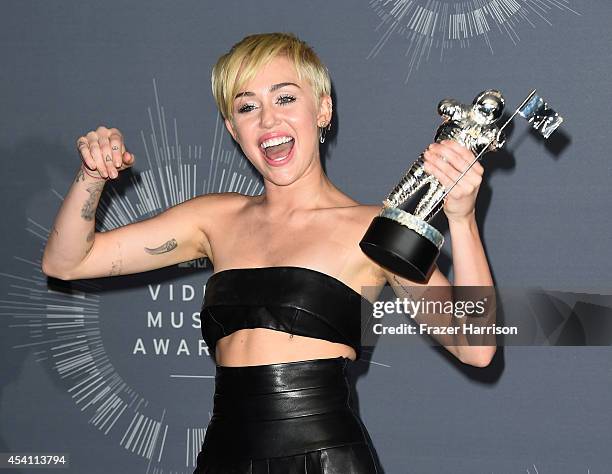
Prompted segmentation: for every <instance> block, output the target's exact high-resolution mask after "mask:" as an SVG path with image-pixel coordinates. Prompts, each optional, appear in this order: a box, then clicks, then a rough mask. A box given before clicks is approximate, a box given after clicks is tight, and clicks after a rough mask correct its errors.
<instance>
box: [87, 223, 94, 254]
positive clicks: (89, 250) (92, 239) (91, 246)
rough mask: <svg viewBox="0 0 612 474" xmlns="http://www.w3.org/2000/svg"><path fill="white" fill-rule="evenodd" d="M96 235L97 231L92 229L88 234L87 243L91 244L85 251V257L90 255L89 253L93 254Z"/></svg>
mask: <svg viewBox="0 0 612 474" xmlns="http://www.w3.org/2000/svg"><path fill="white" fill-rule="evenodd" d="M95 234H96V231H95V229H92V230H91V231H90V232H89V234H87V242H88V243H89V245H88V246H87V248H86V249H85V255H87V254H89V252H91V249H92V248H93V244H94V236H95Z"/></svg>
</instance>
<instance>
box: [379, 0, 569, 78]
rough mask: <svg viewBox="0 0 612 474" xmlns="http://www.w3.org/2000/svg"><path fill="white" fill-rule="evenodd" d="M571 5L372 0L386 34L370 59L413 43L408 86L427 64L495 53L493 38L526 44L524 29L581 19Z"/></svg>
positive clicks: (561, 0) (552, 0)
mask: <svg viewBox="0 0 612 474" xmlns="http://www.w3.org/2000/svg"><path fill="white" fill-rule="evenodd" d="M569 3H570V2H569V0H464V1H448V0H370V2H369V4H370V7H371V8H372V9H373V10H374V12H376V14H377V15H378V16H379V18H380V19H381V22H380V23H379V25H378V26H377V27H376V31H381V32H382V34H381V36H380V38H379V40H378V42H377V43H376V45H375V46H374V47H373V48H372V50H371V51H370V53H369V54H368V56H367V58H368V59H370V58H373V57H375V56H377V55H378V53H380V51H381V50H382V49H383V48H384V46H385V45H386V44H387V42H388V41H389V39H390V38H391V37H392V36H393V35H398V36H400V37H402V38H403V39H404V40H406V41H407V42H408V47H407V49H406V57H407V58H408V73H407V75H406V80H405V82H408V80H409V78H410V76H411V74H412V73H413V72H414V71H415V70H417V69H418V68H419V66H420V64H421V63H422V62H423V61H429V59H430V57H431V56H432V55H433V54H434V53H436V52H437V53H438V54H439V57H440V61H442V59H443V57H444V54H445V53H446V52H447V51H449V50H452V49H454V48H460V49H463V48H467V47H469V46H470V45H471V44H472V43H473V42H474V41H484V42H485V43H486V45H487V46H488V48H489V49H490V51H491V53H492V54H493V44H492V41H491V36H492V35H494V34H502V35H504V36H506V37H507V38H508V39H510V41H512V43H513V44H515V45H516V44H517V43H518V42H519V41H520V38H519V34H518V30H519V26H520V25H521V24H528V25H530V26H531V27H532V28H536V25H537V23H541V22H544V23H546V24H548V25H552V22H551V21H550V19H549V17H550V15H551V12H552V11H554V10H557V11H563V12H569V13H573V14H575V15H580V14H579V13H578V12H576V11H575V10H573V9H572V8H570V6H569Z"/></svg>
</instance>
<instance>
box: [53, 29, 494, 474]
mask: <svg viewBox="0 0 612 474" xmlns="http://www.w3.org/2000/svg"><path fill="white" fill-rule="evenodd" d="M212 88H213V94H214V96H215V100H216V102H217V105H218V107H219V110H220V112H221V114H222V115H223V118H224V119H225V125H226V127H227V129H228V131H229V133H230V134H231V136H232V137H233V138H234V140H235V141H236V142H237V143H238V144H239V145H240V147H241V148H242V151H243V152H244V154H245V156H246V157H247V159H248V160H249V161H250V162H251V163H252V164H253V166H254V167H255V168H256V169H257V170H258V171H259V172H260V173H261V175H262V177H263V180H264V184H265V191H264V193H263V194H261V195H259V196H243V195H240V194H237V193H214V194H208V195H204V196H199V197H197V198H194V199H191V200H189V201H186V202H184V203H182V204H180V205H177V206H175V207H172V208H170V209H168V210H166V211H165V212H163V213H161V214H160V215H158V216H156V217H153V218H151V219H149V220H146V221H143V222H139V223H134V224H130V225H127V226H124V227H121V228H118V229H115V230H112V231H109V232H104V233H96V232H95V227H94V216H95V210H96V206H97V204H98V199H99V196H100V193H101V191H102V188H103V186H104V183H105V182H106V181H107V180H108V179H114V178H116V177H117V176H118V172H120V171H121V170H123V169H126V168H128V167H130V166H132V165H133V163H134V155H133V154H131V153H130V152H128V151H127V150H126V148H125V144H124V142H123V137H122V135H121V133H120V132H119V131H118V130H117V129H114V128H110V129H109V128H106V127H102V126H101V127H98V129H96V130H95V131H90V132H89V133H87V134H86V135H85V136H82V137H80V138H79V139H78V140H77V147H78V148H79V151H80V155H81V158H82V163H81V167H80V169H79V171H78V173H77V176H76V179H75V181H74V183H73V185H72V187H71V189H70V191H69V192H68V195H67V196H66V198H65V199H64V202H63V204H62V207H61V209H60V210H59V213H58V215H57V217H56V220H55V223H54V226H53V229H52V232H51V233H50V237H49V240H48V243H47V247H46V249H45V252H44V256H43V263H42V265H43V271H44V273H45V274H47V275H49V276H54V277H57V278H61V279H77V278H79V279H80V278H92V277H101V276H109V275H125V274H130V273H136V272H141V271H146V270H151V269H154V268H159V267H163V266H167V265H172V264H176V263H179V262H183V261H188V260H191V259H194V258H201V257H208V258H209V259H210V260H211V261H212V263H213V265H214V269H215V273H214V274H213V275H212V276H211V277H210V278H209V281H208V283H207V289H206V295H205V301H204V305H203V308H202V313H201V317H202V331H203V335H204V338H205V340H206V342H207V343H208V345H209V348H210V350H211V353H212V354H213V357H214V359H215V362H216V371H217V372H216V380H215V381H216V385H215V399H214V410H213V417H212V419H211V421H210V424H209V426H208V428H207V432H206V438H205V441H204V444H203V446H202V451H201V453H200V455H199V456H198V466H197V468H196V472H198V473H229V472H236V473H247V472H249V473H255V472H279V473H280V472H282V473H285V474H287V473H289V474H291V473H303V472H308V473H317V472H321V473H331V472H334V473H337V472H343V473H349V472H350V473H357V474H359V473H376V472H378V468H377V466H376V463H375V460H374V456H373V453H372V449H371V446H370V444H369V440H368V436H367V434H366V430H365V428H364V426H363V424H362V423H361V421H360V420H359V418H358V417H357V415H356V413H355V412H354V410H353V408H352V406H351V403H350V399H349V389H348V384H347V378H346V368H347V365H348V363H350V361H353V360H355V359H356V358H357V357H358V356H359V336H360V330H359V321H360V318H359V314H357V313H358V311H359V304H360V301H361V299H362V295H360V293H361V289H362V287H368V288H369V289H370V293H369V294H368V295H367V299H368V300H373V299H375V298H376V296H377V294H378V293H379V292H380V290H381V289H382V287H383V286H384V284H385V283H386V282H390V283H393V285H396V284H397V283H401V284H405V285H414V283H413V282H410V281H408V280H405V279H402V278H399V277H397V276H395V275H393V274H392V273H390V272H388V271H387V270H385V269H383V268H381V267H379V266H378V265H377V264H376V263H375V262H373V261H372V260H370V259H369V258H368V257H367V256H366V255H365V254H364V253H363V252H362V251H361V249H360V248H359V245H358V243H359V241H360V240H361V238H362V237H363V235H364V233H365V231H366V229H367V228H368V225H369V224H370V222H371V220H372V218H373V217H375V216H376V215H377V214H378V213H379V211H380V206H377V205H376V206H371V205H362V204H359V203H358V202H356V201H355V200H353V199H352V198H350V197H349V196H347V195H346V194H345V193H343V192H342V191H341V190H339V189H338V188H337V187H336V186H334V184H333V183H332V182H331V181H330V180H329V178H328V177H327V176H326V175H325V173H324V172H323V170H322V167H321V162H320V156H319V142H323V141H324V139H325V134H326V132H327V131H328V130H329V128H330V124H331V119H332V113H333V112H332V110H333V108H332V100H331V97H330V79H329V75H328V72H327V69H326V68H325V66H323V64H322V63H321V62H320V60H319V58H318V57H317V56H316V54H315V53H314V52H313V51H312V49H311V48H310V47H309V46H308V45H306V44H305V43H304V42H302V41H300V40H299V39H297V38H296V37H295V36H293V35H290V34H283V33H273V34H261V35H252V36H248V37H246V38H244V39H243V40H242V41H240V42H239V43H237V44H236V45H234V46H233V47H232V48H231V50H230V51H229V52H228V53H227V54H225V55H224V56H222V57H221V58H220V59H219V60H218V62H217V64H216V65H215V67H214V69H213V73H212ZM424 157H425V161H426V169H427V170H428V171H429V172H430V173H431V174H433V175H435V176H436V177H437V178H438V179H439V180H440V181H441V182H442V184H444V185H448V184H450V183H451V182H452V180H454V179H455V178H456V177H457V176H458V174H459V173H460V171H463V169H464V168H465V166H466V164H467V163H469V161H471V160H472V159H473V155H472V153H471V152H469V151H468V150H467V149H465V148H464V147H462V146H460V145H457V144H456V143H441V144H432V145H430V146H429V147H428V149H427V150H426V151H425V153H424ZM482 171H483V170H482V167H481V166H480V164H476V165H475V166H474V167H472V169H471V170H470V171H469V172H468V173H467V174H466V175H465V178H464V179H463V180H462V181H460V183H459V185H457V186H456V187H455V188H454V189H453V190H452V192H451V193H449V195H448V197H447V199H446V202H445V204H444V211H445V213H446V216H447V218H448V221H449V229H450V234H451V238H452V252H453V261H454V273H455V284H456V285H481V286H490V285H492V281H491V275H490V272H489V268H488V263H487V260H486V257H485V255H484V251H483V248H482V244H481V242H480V238H479V235H478V231H477V227H476V222H475V219H474V203H475V200H476V195H477V192H478V188H479V185H480V181H481V175H482ZM459 248H460V249H461V252H460V253H458V252H457V249H459ZM427 285H436V286H439V285H446V286H448V285H450V283H449V282H448V280H447V279H446V278H445V277H444V276H443V275H442V274H441V273H440V271H439V270H437V269H436V270H435V271H434V273H433V275H432V276H431V278H430V279H429V281H428V282H427ZM363 298H366V295H364V296H363ZM446 347H447V349H448V350H449V351H451V352H452V353H453V354H454V355H455V356H457V357H458V358H459V359H460V360H461V361H463V362H464V363H467V364H471V365H476V366H485V365H487V364H488V363H489V361H490V360H491V358H492V356H493V353H494V351H495V347H461V346H451V345H448V346H446Z"/></svg>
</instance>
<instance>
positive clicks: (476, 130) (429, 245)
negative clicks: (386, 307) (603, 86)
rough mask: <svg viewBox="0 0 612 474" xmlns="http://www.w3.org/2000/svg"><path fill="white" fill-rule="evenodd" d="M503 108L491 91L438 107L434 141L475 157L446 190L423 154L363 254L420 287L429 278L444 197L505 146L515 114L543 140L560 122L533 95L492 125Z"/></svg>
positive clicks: (388, 202)
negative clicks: (483, 159) (479, 163)
mask: <svg viewBox="0 0 612 474" xmlns="http://www.w3.org/2000/svg"><path fill="white" fill-rule="evenodd" d="M503 109H504V98H503V96H502V94H501V92H500V91H498V90H495V89H489V90H486V91H483V92H481V93H480V94H478V95H477V96H476V98H475V99H474V101H473V102H472V104H470V105H466V104H461V103H459V102H458V101H456V100H454V99H444V100H442V101H441V102H440V103H439V104H438V113H439V114H440V115H441V116H442V118H443V123H442V125H440V127H438V130H437V132H436V136H435V141H436V142H440V141H442V140H455V141H456V142H458V143H460V144H461V145H463V146H465V147H467V148H469V149H470V150H471V151H472V152H473V153H474V155H475V158H474V161H472V162H471V163H470V165H468V166H467V168H466V169H465V170H464V171H463V172H462V173H461V174H460V175H459V177H458V178H457V179H456V180H455V181H454V183H453V184H452V185H451V186H449V188H448V189H445V188H444V186H442V184H441V183H440V182H439V181H438V180H437V178H435V177H434V176H432V175H430V174H428V173H427V172H426V171H425V169H424V167H423V166H424V161H423V156H422V155H421V156H420V157H419V158H418V159H417V160H416V161H415V162H414V163H413V164H412V166H411V167H410V168H409V169H408V171H407V172H406V173H405V175H404V177H403V178H402V179H401V181H400V182H399V184H398V185H397V186H396V187H395V189H393V191H392V192H391V193H390V194H389V196H388V197H387V199H385V201H383V209H382V211H381V212H380V214H379V215H378V216H376V217H375V218H374V219H373V220H372V223H371V224H370V227H369V228H368V230H367V232H366V233H365V235H364V236H363V239H362V240H361V242H360V243H359V246H360V247H361V249H362V250H363V252H364V253H365V254H366V255H368V256H369V257H370V258H372V259H373V260H374V261H376V262H377V263H378V264H379V265H381V266H383V267H385V268H387V269H388V270H390V271H392V272H393V273H395V274H397V275H399V276H402V277H405V278H408V279H409V280H412V281H416V282H420V283H422V282H425V281H427V280H428V279H429V277H430V275H431V273H432V271H433V268H434V266H435V262H436V259H437V258H438V255H439V254H440V248H441V247H442V244H443V243H444V237H443V235H442V234H441V233H440V232H439V231H438V230H437V229H436V228H435V227H433V226H432V225H431V224H429V222H430V221H431V220H432V219H433V218H434V216H435V215H436V214H437V213H438V212H439V211H440V210H441V209H442V207H443V205H444V198H445V197H446V195H447V194H448V193H449V192H450V191H451V190H452V189H453V187H454V186H455V185H456V184H457V183H458V182H459V180H460V179H461V178H462V177H463V176H464V175H465V173H466V172H467V171H468V170H469V169H470V168H471V167H472V165H473V164H474V163H476V161H478V160H479V159H480V158H481V157H482V156H483V155H484V154H485V153H486V152H488V151H496V150H498V149H499V148H501V147H502V146H503V145H504V142H505V137H504V134H503V129H504V128H505V127H506V126H507V125H508V124H509V123H510V122H511V121H512V119H513V118H514V116H515V115H516V114H519V115H521V116H522V117H524V118H525V119H527V120H528V121H529V122H530V123H531V124H532V126H533V128H534V129H536V130H537V131H538V132H539V133H540V134H541V135H542V136H543V137H545V138H548V137H549V136H550V135H551V134H552V132H553V131H555V129H556V128H557V127H558V126H559V125H560V124H561V122H562V121H563V118H562V117H561V116H559V115H558V114H557V113H556V112H555V111H554V110H552V109H551V108H549V107H548V105H547V104H546V102H545V101H544V100H543V99H542V97H540V96H539V95H537V94H536V91H535V90H533V91H532V92H531V93H530V94H529V95H528V96H527V97H526V98H525V100H523V102H522V103H521V105H520V106H519V107H518V108H517V109H516V110H515V112H514V113H513V114H512V116H511V117H510V118H509V119H508V120H507V121H506V122H505V123H504V124H503V125H502V126H501V127H499V126H498V125H497V124H496V122H497V121H498V120H499V119H500V117H501V116H502V113H503Z"/></svg>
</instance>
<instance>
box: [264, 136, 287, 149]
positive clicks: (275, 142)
mask: <svg viewBox="0 0 612 474" xmlns="http://www.w3.org/2000/svg"><path fill="white" fill-rule="evenodd" d="M291 140H293V138H291V137H275V138H270V139H269V140H266V141H265V142H263V143H262V144H261V147H262V148H263V149H264V150H265V149H266V148H268V147H270V146H274V145H280V144H281V143H287V142H290V141H291Z"/></svg>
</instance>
